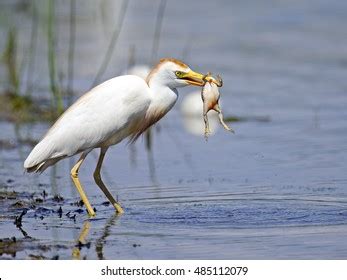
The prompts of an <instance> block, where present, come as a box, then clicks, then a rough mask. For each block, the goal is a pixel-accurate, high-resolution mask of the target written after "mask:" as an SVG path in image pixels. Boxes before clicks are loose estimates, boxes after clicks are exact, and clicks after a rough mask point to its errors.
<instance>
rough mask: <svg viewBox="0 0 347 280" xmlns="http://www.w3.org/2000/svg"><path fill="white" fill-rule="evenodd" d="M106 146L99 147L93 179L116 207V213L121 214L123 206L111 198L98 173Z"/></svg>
mask: <svg viewBox="0 0 347 280" xmlns="http://www.w3.org/2000/svg"><path fill="white" fill-rule="evenodd" d="M106 151H107V148H101V150H100V156H99V159H98V163H97V165H96V168H95V171H94V180H95V183H96V184H97V185H98V186H99V188H100V189H101V190H102V191H103V193H104V194H105V195H106V197H107V199H108V200H109V201H110V202H111V204H112V205H113V207H114V208H115V209H116V211H117V213H118V214H122V213H124V210H123V208H122V207H121V206H120V204H119V203H118V202H117V201H116V200H115V199H114V198H113V196H112V194H111V193H110V191H109V190H108V189H107V188H106V186H105V184H104V182H103V181H102V179H101V174H100V170H101V166H102V162H103V161H104V157H105V154H106Z"/></svg>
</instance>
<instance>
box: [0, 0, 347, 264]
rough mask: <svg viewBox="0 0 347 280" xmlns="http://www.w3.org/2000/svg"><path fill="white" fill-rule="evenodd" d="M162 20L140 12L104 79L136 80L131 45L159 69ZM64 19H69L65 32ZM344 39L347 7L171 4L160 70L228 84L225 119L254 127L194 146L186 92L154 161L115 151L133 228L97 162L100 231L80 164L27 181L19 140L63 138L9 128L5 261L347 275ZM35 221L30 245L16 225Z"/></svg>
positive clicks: (114, 170) (130, 20)
mask: <svg viewBox="0 0 347 280" xmlns="http://www.w3.org/2000/svg"><path fill="white" fill-rule="evenodd" d="M134 2H135V1H134ZM153 5H154V4H153ZM156 7H157V6H150V4H148V3H147V2H146V1H141V2H140V1H138V2H137V3H136V4H135V3H131V4H129V7H128V11H127V12H128V14H127V17H126V20H125V23H124V26H123V30H122V33H121V35H120V39H119V43H118V47H117V51H116V54H115V58H114V60H115V62H114V64H113V65H117V67H118V68H115V67H113V66H111V67H109V69H108V72H107V73H106V74H105V77H104V78H106V76H112V73H113V71H114V72H117V71H118V70H119V69H121V66H119V65H125V61H126V60H127V58H126V57H127V50H128V48H129V46H130V45H132V44H136V45H137V56H138V59H139V60H141V58H143V59H142V60H143V62H147V60H146V59H147V57H148V53H149V52H150V49H151V44H152V37H151V36H152V34H153V28H154V20H155V16H156V12H155V10H156V9H157V8H156ZM182 7H184V8H182ZM206 11H209V12H208V13H207V12H206ZM65 12H66V11H65ZM85 12H86V13H87V12H88V11H85ZM83 13H84V12H83V11H80V14H82V15H83ZM64 16H65V14H64V9H62V11H61V12H60V13H58V16H57V18H58V20H59V19H60V18H61V19H60V21H61V22H63V21H64ZM84 20H85V18H84V17H82V16H81V18H78V25H77V27H78V28H80V29H77V31H78V34H80V35H79V37H78V43H77V45H76V48H78V47H80V48H81V52H79V53H78V54H77V56H76V66H75V67H76V77H75V78H76V81H75V87H76V91H77V90H78V91H79V92H80V93H82V92H83V91H84V90H86V89H88V88H89V87H90V84H91V82H92V80H93V77H94V75H95V71H94V72H93V63H94V64H95V63H96V62H95V61H98V60H97V59H98V57H100V49H97V48H93V45H90V40H89V38H91V37H88V36H91V35H90V34H89V35H88V34H87V30H85V29H86V28H89V30H91V31H90V33H92V32H95V33H97V32H98V30H99V29H98V28H97V27H94V28H92V29H90V27H89V26H87V27H83V22H84ZM79 21H81V22H79ZM346 24H347V2H345V1H337V0H333V1H319V0H318V1H310V0H304V1H302V0H301V1H270V0H267V1H252V4H251V3H250V2H249V1H216V2H214V1H212V2H211V1H210V2H208V3H205V4H204V5H196V3H195V2H193V1H188V2H187V1H168V4H167V7H166V10H165V17H164V21H163V26H162V36H161V41H160V47H159V55H158V56H174V57H178V58H182V57H185V61H187V62H188V63H189V64H191V66H192V68H194V69H195V70H198V71H201V72H207V71H208V70H211V71H213V72H215V73H221V74H222V76H223V78H224V87H223V88H222V106H223V109H224V113H225V115H226V116H230V115H232V116H237V117H240V118H241V121H238V122H232V123H230V125H231V126H232V127H233V128H234V130H235V131H236V133H235V134H230V133H228V132H226V131H223V130H222V128H219V129H217V130H216V131H215V134H214V135H212V136H210V138H209V140H208V141H207V142H206V141H205V140H204V138H203V137H202V136H201V135H200V136H198V135H195V134H192V131H196V129H195V130H194V127H191V126H195V125H197V126H199V125H201V123H202V119H201V118H200V117H198V118H197V120H196V121H197V122H198V123H197V124H196V122H189V124H188V125H187V119H186V117H183V116H182V113H181V111H180V106H181V105H182V102H185V101H184V97H185V96H186V95H187V94H189V92H190V91H192V90H193V89H184V90H181V91H180V100H179V102H178V104H176V106H175V108H174V109H173V111H172V112H170V113H169V114H168V115H167V116H166V118H165V119H163V120H162V121H161V124H160V126H159V127H157V128H156V129H154V131H153V133H154V138H153V150H152V151H151V152H148V151H146V149H145V145H144V141H138V142H137V143H136V145H135V147H134V148H130V147H129V146H127V145H126V144H125V143H124V144H120V145H118V146H115V147H113V148H111V149H110V150H109V151H108V154H107V156H106V160H105V164H104V167H103V175H104V180H105V182H106V184H107V185H108V186H109V188H110V190H111V191H112V193H114V194H117V195H118V198H119V200H120V201H121V203H122V205H123V206H124V207H125V211H126V212H125V214H124V215H122V216H117V215H115V214H114V211H113V208H112V207H111V206H109V205H107V203H105V202H106V198H105V197H104V196H103V194H102V193H101V191H100V190H99V189H98V188H97V186H96V185H95V183H94V182H93V176H92V173H93V170H94V166H95V164H96V159H97V153H96V152H94V153H91V154H90V155H89V156H88V158H87V160H86V162H85V164H84V165H83V167H82V169H81V171H80V178H81V181H82V182H83V184H84V186H85V189H86V192H87V194H88V197H89V199H90V201H91V203H92V205H93V207H95V208H96V210H97V216H96V218H94V219H90V220H88V219H87V216H86V213H85V211H84V208H83V207H80V206H79V205H77V204H76V202H78V200H79V197H78V195H77V192H76V191H75V189H74V187H73V185H72V183H71V182H70V177H69V169H70V167H71V165H72V164H73V162H74V161H76V160H77V158H73V159H72V161H70V160H69V159H67V160H65V161H63V162H60V163H59V164H58V165H57V166H56V167H55V168H51V169H48V170H47V171H46V172H45V173H44V174H42V175H41V176H36V175H34V176H32V175H28V174H23V169H22V164H23V161H24V159H25V157H26V156H27V154H28V153H29V152H30V149H31V146H30V145H27V144H25V143H24V144H23V142H22V141H21V139H26V138H27V137H28V136H30V137H31V138H33V139H39V138H40V137H41V136H42V135H43V134H44V133H45V131H46V129H47V128H48V126H49V124H45V123H36V124H32V125H21V126H19V127H16V126H14V125H13V124H12V123H8V122H4V121H3V122H0V131H1V136H0V137H1V143H2V146H1V149H0V190H1V192H0V198H1V200H0V207H1V214H0V238H1V239H2V241H3V242H2V243H0V244H2V245H1V246H3V247H2V248H1V247H0V252H2V255H1V258H14V257H16V258H61V259H70V258H87V259H98V258H100V259H103V258H106V259H209V258H211V259H272V258H274V259H311V258H312V259H345V258H346V257H347V242H346V236H347V198H346V197H347V146H346V143H347V124H346V122H347V110H346V108H347V96H346V94H347V80H346V74H347V48H346V46H347V29H346ZM62 26H64V25H62ZM61 28H63V27H61ZM111 29H112V28H111ZM106 31H107V30H106ZM106 31H105V32H106ZM106 34H107V32H106ZM99 35H100V34H99ZM100 36H101V35H100ZM62 40H63V39H62ZM83 40H85V41H83ZM104 41H105V42H107V40H106V39H105V40H104ZM84 42H86V44H85V46H84V48H82V45H83V44H84ZM87 43H88V44H87ZM98 44H101V45H103V44H104V43H102V42H101V41H98ZM105 44H106V43H105ZM106 45H107V44H106ZM58 46H60V47H61V48H62V49H64V46H65V45H64V44H62V43H60V45H59V44H58ZM141 46H143V48H141ZM124 49H126V51H124ZM94 52H95V53H96V54H95V57H93V54H94ZM87 55H89V57H91V58H90V60H88V59H86V58H85V57H87ZM62 57H64V55H62ZM89 57H88V58H89ZM64 59H66V58H62V61H64ZM93 60H95V61H93ZM38 68H40V66H38ZM40 71H43V72H44V69H42V70H40V69H38V73H40ZM80 93H79V94H80ZM197 94H198V93H197ZM190 118H192V117H190ZM189 127H190V128H189ZM4 143H7V145H5V144H4ZM13 191H15V192H16V193H15V194H14V193H12V192H13ZM43 191H45V192H46V193H47V195H44V194H43ZM59 207H61V210H62V212H59ZM23 210H27V213H26V214H25V215H24V216H23V218H22V227H21V230H20V229H19V228H17V227H16V226H15V224H14V223H13V221H14V219H15V216H18V215H19V214H20V213H21V212H22V211H23ZM23 231H24V232H23ZM13 236H15V237H16V242H12V241H11V240H12V239H11V238H12V237H13ZM25 236H26V237H25ZM79 238H80V241H82V242H79V241H78V240H79Z"/></svg>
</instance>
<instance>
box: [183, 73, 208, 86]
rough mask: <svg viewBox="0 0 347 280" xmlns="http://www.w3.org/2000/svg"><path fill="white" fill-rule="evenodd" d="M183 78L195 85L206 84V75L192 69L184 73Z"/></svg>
mask: <svg viewBox="0 0 347 280" xmlns="http://www.w3.org/2000/svg"><path fill="white" fill-rule="evenodd" d="M181 79H182V80H185V81H186V82H187V83H188V84H191V85H193V86H199V87H202V86H203V85H204V84H205V81H204V75H203V74H200V73H197V72H194V71H192V70H190V71H189V72H188V73H186V74H184V75H183V76H182V77H181Z"/></svg>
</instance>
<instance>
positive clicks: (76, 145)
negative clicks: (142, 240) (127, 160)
mask: <svg viewBox="0 0 347 280" xmlns="http://www.w3.org/2000/svg"><path fill="white" fill-rule="evenodd" d="M203 77H204V76H203V75H202V74H200V73H197V72H194V71H192V70H191V69H190V68H189V67H188V66H187V65H186V64H184V63H183V62H181V61H178V60H176V59H172V58H166V59H162V60H160V62H159V63H158V64H157V65H156V66H155V67H154V68H153V69H152V70H151V72H150V74H149V75H148V77H147V80H146V81H145V80H144V79H141V78H139V77H137V76H134V75H125V76H119V77H115V78H112V79H110V80H108V81H106V82H104V83H102V84H100V85H98V86H96V87H95V88H93V89H92V90H90V91H89V92H87V93H86V94H84V95H83V96H81V97H80V98H79V99H78V100H77V101H76V102H75V103H74V104H72V105H71V107H69V108H68V109H67V110H66V111H65V112H64V113H63V114H62V115H61V116H60V118H59V119H58V120H57V121H56V122H55V124H54V125H53V126H52V127H51V128H50V129H49V130H48V132H47V133H46V135H45V136H44V137H43V139H42V140H41V141H40V142H39V143H38V144H37V145H36V146H35V147H34V149H33V150H32V151H31V153H30V154H29V156H28V158H27V159H26V160H25V162H24V168H25V169H26V170H27V171H28V172H43V171H44V170H45V169H46V168H47V167H49V166H51V165H54V164H55V163H57V162H58V161H60V160H62V159H64V158H67V157H71V156H73V155H76V154H80V153H81V156H80V158H79V160H78V161H77V163H76V165H75V166H74V167H73V168H72V169H71V178H72V180H73V182H74V184H75V186H76V188H77V190H78V192H79V194H80V196H81V199H82V201H83V202H84V205H85V206H86V208H87V211H88V213H89V215H90V216H94V215H95V213H94V210H93V208H92V207H91V205H90V203H89V201H88V198H87V196H86V194H85V192H84V190H83V187H82V185H81V183H80V181H79V178H78V171H79V169H80V167H81V165H82V163H83V161H84V160H85V158H86V156H87V155H88V153H89V152H90V151H91V150H92V149H94V148H100V156H99V159H98V162H97V165H96V168H95V171H94V180H95V182H96V184H97V185H98V186H99V187H100V189H101V190H102V191H103V192H104V194H105V195H106V197H107V198H108V200H109V201H110V202H111V204H112V205H113V206H114V207H115V209H116V211H117V212H118V213H123V209H122V207H121V206H120V204H119V203H118V202H117V201H116V200H115V199H114V198H113V196H112V195H111V193H110V192H109V190H108V189H107V188H106V186H105V184H104V183H103V181H102V179H101V175H100V169H101V166H102V163H103V160H104V157H105V154H106V151H107V149H108V148H109V146H111V145H115V144H117V143H119V142H121V141H122V140H124V139H125V138H128V139H129V141H130V142H134V141H135V140H136V139H137V138H138V137H139V136H140V135H141V134H142V133H143V132H144V131H146V130H147V129H148V128H149V127H150V126H152V125H153V124H154V123H156V122H157V121H159V120H160V119H161V118H162V117H163V116H164V115H165V114H166V113H167V112H168V111H169V110H170V109H171V108H172V106H173V105H174V104H175V102H176V100H177V97H178V92H177V89H176V88H178V87H183V86H187V85H195V86H203V84H204V81H203Z"/></svg>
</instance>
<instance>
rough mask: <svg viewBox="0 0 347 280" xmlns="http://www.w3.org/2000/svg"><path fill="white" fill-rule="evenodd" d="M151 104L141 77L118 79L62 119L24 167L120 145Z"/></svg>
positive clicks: (81, 101) (95, 91) (87, 96)
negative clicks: (104, 146) (104, 145)
mask: <svg viewBox="0 0 347 280" xmlns="http://www.w3.org/2000/svg"><path fill="white" fill-rule="evenodd" d="M150 101H151V100H150V94H149V87H148V85H147V84H146V82H145V81H144V80H143V79H141V78H139V77H136V76H132V75H126V76H119V77H116V78H113V79H110V80H108V81H106V82H104V83H102V84H101V85H99V86H97V87H95V88H93V89H92V90H91V91H89V92H88V93H86V94H84V95H83V96H81V97H80V98H79V99H78V100H77V101H76V102H75V103H74V104H73V105H72V106H71V107H70V108H68V109H67V110H66V111H65V112H64V113H63V114H62V115H61V117H60V118H59V119H58V120H57V121H56V122H55V124H54V125H53V126H52V127H51V128H50V129H49V131H48V132H47V134H46V135H45V136H44V138H43V139H42V140H41V141H40V143H38V144H37V145H36V147H35V148H34V149H33V151H32V152H31V153H30V155H29V156H28V158H27V160H26V161H25V163H24V167H25V168H28V167H30V166H35V165H37V164H39V163H41V162H43V161H45V160H48V159H52V158H58V157H65V156H71V155H74V154H76V153H78V152H81V151H84V150H87V149H91V148H94V147H99V146H101V145H102V144H105V143H106V144H116V143H118V142H120V141H121V140H123V139H124V138H125V137H127V136H129V135H130V133H132V131H131V130H132V129H133V128H134V127H135V126H136V123H138V122H139V121H140V120H141V119H142V118H144V116H145V114H146V111H147V109H148V107H149V105H150Z"/></svg>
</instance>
